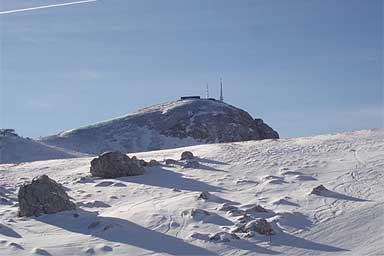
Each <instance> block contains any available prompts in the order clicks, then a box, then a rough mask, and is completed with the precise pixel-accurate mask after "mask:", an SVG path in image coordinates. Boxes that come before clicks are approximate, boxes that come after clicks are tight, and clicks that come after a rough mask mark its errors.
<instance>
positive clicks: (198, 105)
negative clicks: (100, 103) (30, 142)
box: [42, 99, 279, 154]
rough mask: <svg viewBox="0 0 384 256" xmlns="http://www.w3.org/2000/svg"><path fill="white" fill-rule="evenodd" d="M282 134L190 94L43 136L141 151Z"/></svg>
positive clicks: (82, 148) (79, 146) (62, 143)
mask: <svg viewBox="0 0 384 256" xmlns="http://www.w3.org/2000/svg"><path fill="white" fill-rule="evenodd" d="M274 138H279V135H278V133H277V132H275V131H274V130H273V129H272V128H270V127H269V126H268V125H267V124H265V123H264V122H263V121H262V120H261V119H253V118H252V117H251V115H249V114H248V113H247V112H245V111H243V110H241V109H238V108H236V107H234V106H231V105H229V104H227V103H224V102H221V101H216V100H212V99H186V100H178V101H172V102H167V103H163V104H158V105H154V106H150V107H146V108H143V109H140V110H138V111H136V112H134V113H131V114H128V115H126V116H123V117H119V118H116V119H111V120H107V121H104V122H100V123H96V124H93V125H90V126H86V127H82V128H79V129H74V130H70V131H66V132H63V133H60V134H58V135H53V136H49V137H45V138H42V141H43V142H44V143H47V144H50V145H54V146H59V147H63V148H67V149H71V150H75V151H79V152H85V153H91V154H99V153H102V152H104V151H107V150H120V151H122V152H140V151H149V150H159V149H168V148H175V147H182V146H190V145H197V144H205V143H221V142H235V141H248V140H262V139H274Z"/></svg>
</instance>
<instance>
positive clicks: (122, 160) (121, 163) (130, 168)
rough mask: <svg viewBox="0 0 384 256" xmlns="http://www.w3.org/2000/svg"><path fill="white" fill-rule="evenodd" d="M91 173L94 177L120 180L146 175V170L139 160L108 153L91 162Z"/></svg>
mask: <svg viewBox="0 0 384 256" xmlns="http://www.w3.org/2000/svg"><path fill="white" fill-rule="evenodd" d="M90 172H91V174H92V176H95V177H101V178H118V177H124V176H136V175H141V174H144V168H143V166H141V165H140V164H138V162H137V160H132V159H130V158H129V157H128V156H127V155H125V154H123V153H121V152H118V151H114V152H106V153H104V154H102V155H100V156H99V157H97V158H94V159H93V160H92V161H91V169H90Z"/></svg>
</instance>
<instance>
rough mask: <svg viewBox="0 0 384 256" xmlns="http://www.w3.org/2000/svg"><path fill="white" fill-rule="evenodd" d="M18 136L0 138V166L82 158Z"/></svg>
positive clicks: (75, 153) (73, 153)
mask: <svg viewBox="0 0 384 256" xmlns="http://www.w3.org/2000/svg"><path fill="white" fill-rule="evenodd" d="M84 155H85V154H81V153H77V152H70V151H68V150H65V149H61V148H57V147H54V146H49V145H45V144H43V143H40V142H37V141H34V140H32V139H26V138H23V137H19V136H0V164H5V163H21V162H31V161H41V160H50V159H63V158H74V157H80V156H84Z"/></svg>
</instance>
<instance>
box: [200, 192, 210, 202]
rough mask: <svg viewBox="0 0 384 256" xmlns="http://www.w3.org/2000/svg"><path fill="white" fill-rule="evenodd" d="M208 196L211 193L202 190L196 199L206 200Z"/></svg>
mask: <svg viewBox="0 0 384 256" xmlns="http://www.w3.org/2000/svg"><path fill="white" fill-rule="evenodd" d="M210 196H211V194H210V193H209V192H208V191H203V192H201V193H200V195H199V197H198V198H197V199H202V200H208V199H209V197H210Z"/></svg>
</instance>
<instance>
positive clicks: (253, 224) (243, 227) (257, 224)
mask: <svg viewBox="0 0 384 256" xmlns="http://www.w3.org/2000/svg"><path fill="white" fill-rule="evenodd" d="M232 232H234V233H252V232H257V233H259V234H261V235H274V234H275V233H276V232H275V230H274V229H273V228H272V225H271V223H269V222H268V221H267V220H266V219H264V218H257V219H254V220H251V221H249V222H247V223H239V224H238V225H237V227H236V228H235V229H234V230H232Z"/></svg>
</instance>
